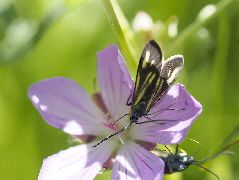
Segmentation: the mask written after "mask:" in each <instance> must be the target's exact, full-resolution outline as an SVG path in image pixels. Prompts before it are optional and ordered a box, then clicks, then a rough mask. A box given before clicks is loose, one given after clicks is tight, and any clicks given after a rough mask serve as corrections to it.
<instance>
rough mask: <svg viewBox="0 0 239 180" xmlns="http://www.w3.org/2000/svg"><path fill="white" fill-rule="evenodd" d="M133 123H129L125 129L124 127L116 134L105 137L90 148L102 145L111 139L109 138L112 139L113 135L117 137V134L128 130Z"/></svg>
mask: <svg viewBox="0 0 239 180" xmlns="http://www.w3.org/2000/svg"><path fill="white" fill-rule="evenodd" d="M133 123H134V122H130V123H129V124H128V125H127V126H126V127H124V128H123V129H121V130H119V131H117V132H115V133H113V134H111V135H109V136H107V137H106V138H105V139H102V140H101V141H100V142H98V143H97V144H96V145H94V146H93V147H92V148H94V147H96V146H98V145H99V144H101V143H103V142H104V141H106V140H108V139H109V138H111V137H113V136H115V135H117V134H119V133H121V132H123V131H124V130H126V129H128V128H129V127H130V126H131V125H132V124H133Z"/></svg>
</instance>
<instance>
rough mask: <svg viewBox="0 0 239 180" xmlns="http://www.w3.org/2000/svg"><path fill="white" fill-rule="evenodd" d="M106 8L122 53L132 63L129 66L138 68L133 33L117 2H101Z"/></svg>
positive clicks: (110, 0)
mask: <svg viewBox="0 0 239 180" xmlns="http://www.w3.org/2000/svg"><path fill="white" fill-rule="evenodd" d="M101 1H102V4H103V6H104V8H105V12H106V15H107V18H108V21H109V23H110V25H111V27H112V29H113V31H114V33H115V35H116V38H117V41H118V43H119V46H120V49H121V52H122V53H123V55H124V57H126V59H127V60H128V62H129V63H130V64H129V66H133V67H134V68H135V67H137V55H136V53H135V50H134V49H133V48H132V47H134V46H133V45H132V44H134V43H133V38H132V37H133V32H132V30H131V28H130V25H129V23H128V21H127V19H126V18H125V16H124V14H123V12H122V10H121V9H120V6H119V4H118V2H117V0H101Z"/></svg>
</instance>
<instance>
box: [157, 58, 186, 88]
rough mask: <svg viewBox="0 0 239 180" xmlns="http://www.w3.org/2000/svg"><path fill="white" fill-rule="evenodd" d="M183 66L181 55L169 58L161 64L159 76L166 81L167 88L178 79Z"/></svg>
mask: <svg viewBox="0 0 239 180" xmlns="http://www.w3.org/2000/svg"><path fill="white" fill-rule="evenodd" d="M183 64H184V60H183V56H182V55H174V56H171V57H170V58H168V59H167V60H166V61H165V62H164V63H163V68H162V70H161V71H160V76H161V77H162V78H165V79H166V81H167V84H168V85H169V86H170V85H171V84H172V83H173V82H174V81H175V80H176V79H177V78H178V76H179V74H180V72H181V71H182V69H183Z"/></svg>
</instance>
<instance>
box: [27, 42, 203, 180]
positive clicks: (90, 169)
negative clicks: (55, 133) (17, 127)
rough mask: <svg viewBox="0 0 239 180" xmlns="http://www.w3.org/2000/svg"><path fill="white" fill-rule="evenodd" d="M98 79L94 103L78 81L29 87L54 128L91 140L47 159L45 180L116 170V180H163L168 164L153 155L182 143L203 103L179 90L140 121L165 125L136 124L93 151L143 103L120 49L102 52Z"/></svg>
mask: <svg viewBox="0 0 239 180" xmlns="http://www.w3.org/2000/svg"><path fill="white" fill-rule="evenodd" d="M169 59H172V57H171V58H169ZM165 62H168V61H165ZM165 67H166V66H165ZM98 79H99V86H100V89H101V93H95V94H94V95H93V96H92V98H90V97H89V96H88V95H87V93H86V92H85V91H84V90H83V88H81V87H80V86H79V85H78V84H77V83H76V82H75V81H73V80H70V79H67V78H63V77H55V78H51V79H47V80H43V81H40V82H38V83H35V84H33V85H32V86H31V87H30V88H29V91H28V96H29V98H30V99H31V101H32V103H33V105H34V106H35V107H36V109H37V110H38V111H39V113H40V114H41V116H42V117H43V119H44V120H45V121H46V122H47V123H48V124H50V125H52V126H54V127H56V128H59V129H62V130H63V131H64V132H66V133H68V134H70V135H71V136H72V137H73V138H78V139H84V140H85V144H80V145H77V146H74V147H70V148H69V149H67V150H63V151H60V152H59V153H57V154H55V155H52V156H50V157H48V158H46V159H45V160H44V162H43V165H42V167H41V171H40V174H39V180H46V179H47V180H48V179H51V180H66V179H73V180H78V179H87V180H88V179H94V178H95V176H96V175H97V174H98V173H99V171H100V170H101V169H102V168H107V169H111V168H112V169H113V170H112V179H114V180H117V179H129V180H131V179H139V180H140V179H155V180H160V179H163V175H164V162H163V160H162V159H161V158H160V157H157V156H156V155H154V154H153V153H151V152H150V151H149V150H151V149H152V148H154V147H155V145H156V143H161V144H175V143H179V142H180V141H182V140H183V139H184V138H185V136H186V134H187V132H188V130H189V128H190V127H191V125H192V123H193V122H194V120H195V119H196V117H197V116H198V115H199V114H200V113H201V109H202V107H201V105H200V103H199V102H198V101H197V100H195V99H194V98H193V97H192V96H191V95H190V94H189V93H188V92H187V91H186V89H185V88H184V86H183V85H181V84H176V85H173V86H171V87H170V88H169V90H168V91H165V93H164V95H163V96H162V97H161V99H160V101H157V102H156V101H155V105H154V106H152V107H150V108H147V110H149V111H148V112H147V111H145V112H147V117H145V116H137V118H138V121H139V122H144V121H149V119H148V118H150V119H152V120H160V121H158V122H159V123H143V124H135V125H134V126H131V127H130V128H128V130H127V131H122V132H121V133H118V134H117V135H115V136H114V137H112V138H110V139H109V140H108V141H105V142H104V143H102V144H100V145H99V146H97V147H95V148H92V146H93V145H95V144H97V142H98V141H99V140H100V139H102V138H104V137H106V136H107V135H109V134H114V133H116V132H119V131H120V130H122V129H123V128H125V127H127V126H128V125H129V123H131V122H132V120H130V118H129V117H128V116H124V117H122V116H123V115H124V114H130V113H131V110H132V109H133V108H132V105H131V106H129V105H127V101H128V99H129V97H132V98H131V99H135V100H132V101H131V102H132V103H133V102H141V101H140V99H141V98H138V97H134V96H133V94H134V91H135V90H136V89H137V88H134V84H133V81H132V78H131V76H130V74H129V72H128V70H127V68H126V65H125V62H124V60H123V58H122V56H121V53H120V51H119V50H118V48H117V47H116V46H113V45H111V46H109V47H107V48H106V49H104V50H103V51H101V52H99V53H98ZM167 79H169V78H167ZM136 85H137V83H136ZM137 86H139V84H138V85H137ZM141 96H142V95H139V97H141ZM155 96H158V94H157V95H156V94H155ZM157 98H158V97H157ZM136 99H137V100H136ZM138 100H139V101H138ZM128 102H129V101H128ZM151 102H152V101H151ZM148 107H149V106H148ZM168 107H170V109H169V108H168ZM180 109H183V111H182V110H180ZM162 110H163V111H162ZM121 117H122V119H121V120H120V121H117V120H118V119H119V118H121ZM161 120H166V122H167V123H162V121H161Z"/></svg>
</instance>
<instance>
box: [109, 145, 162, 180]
mask: <svg viewBox="0 0 239 180" xmlns="http://www.w3.org/2000/svg"><path fill="white" fill-rule="evenodd" d="M163 172H164V162H163V160H162V159H160V158H159V157H157V156H155V155H154V154H152V153H151V152H149V151H147V150H145V149H144V148H143V147H141V146H140V145H137V144H135V143H130V142H128V143H127V144H124V145H123V146H122V148H121V149H120V150H119V152H118V154H117V156H116V162H115V164H114V166H113V171H112V179H113V180H120V179H124V180H143V179H152V180H160V179H163Z"/></svg>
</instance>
